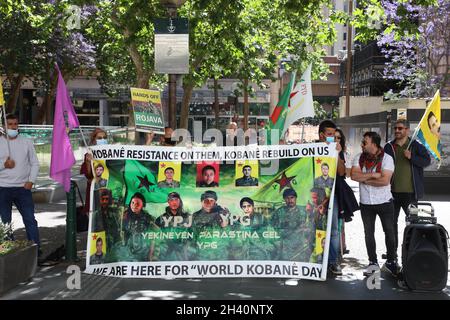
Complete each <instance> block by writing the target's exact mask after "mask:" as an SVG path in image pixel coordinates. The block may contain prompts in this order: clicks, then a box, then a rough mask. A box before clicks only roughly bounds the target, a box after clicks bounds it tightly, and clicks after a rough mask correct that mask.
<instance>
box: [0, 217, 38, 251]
mask: <svg viewBox="0 0 450 320" xmlns="http://www.w3.org/2000/svg"><path fill="white" fill-rule="evenodd" d="M12 235H13V228H12V224H11V223H2V222H0V256H2V255H5V254H7V253H11V252H14V251H16V250H19V249H22V248H25V247H28V246H29V245H31V241H28V240H12Z"/></svg>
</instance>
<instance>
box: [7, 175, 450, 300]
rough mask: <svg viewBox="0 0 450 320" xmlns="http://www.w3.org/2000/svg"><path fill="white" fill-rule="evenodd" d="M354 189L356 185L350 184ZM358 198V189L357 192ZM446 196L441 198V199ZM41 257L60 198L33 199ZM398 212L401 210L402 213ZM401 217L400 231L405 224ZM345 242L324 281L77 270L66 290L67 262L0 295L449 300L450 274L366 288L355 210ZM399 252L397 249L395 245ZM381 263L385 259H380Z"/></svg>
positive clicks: (447, 205) (442, 212) (55, 236)
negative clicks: (440, 280)
mask: <svg viewBox="0 0 450 320" xmlns="http://www.w3.org/2000/svg"><path fill="white" fill-rule="evenodd" d="M350 184H351V186H352V187H353V188H354V190H355V193H358V190H357V184H355V183H354V182H351V183H350ZM356 195H357V197H358V194H356ZM428 199H429V200H431V202H432V204H433V206H434V208H435V211H436V216H437V219H438V223H440V224H442V225H444V226H445V227H446V229H447V230H449V231H450V196H445V197H437V196H435V197H429V198H428ZM442 200H445V201H442ZM36 209H37V210H36V219H37V220H38V223H39V227H40V232H41V238H42V248H43V250H44V256H45V255H47V254H48V253H50V252H52V251H53V250H54V249H56V248H57V247H59V246H60V245H62V244H64V241H65V216H66V213H65V211H66V206H65V203H64V202H63V203H60V204H38V205H37V208H36ZM401 217H403V213H402V214H401ZM13 223H14V227H15V229H16V232H15V233H16V235H17V237H18V238H20V237H23V238H24V237H25V232H24V229H23V224H22V221H21V217H20V214H19V213H18V212H17V211H14V218H13ZM404 224H405V223H404V219H400V225H399V230H403V228H404ZM400 237H401V235H400ZM346 239H347V247H348V249H349V250H350V253H349V254H347V255H345V256H344V261H343V267H344V269H343V271H344V274H343V276H339V277H335V278H329V279H328V280H327V281H325V282H319V281H311V280H298V281H297V280H289V279H267V278H234V279H220V278H215V279H178V280H174V279H171V280H168V279H167V280H166V279H121V278H113V277H103V276H93V275H88V274H82V277H81V289H80V290H69V289H67V286H66V281H67V278H68V277H69V274H67V273H66V270H67V267H68V266H69V264H68V263H60V264H58V265H56V266H47V267H40V268H39V271H38V272H37V274H36V276H35V277H34V278H33V279H32V281H30V282H28V283H23V284H20V285H19V286H17V287H16V288H14V289H12V290H10V291H9V292H7V293H5V294H4V295H3V296H1V297H0V300H3V299H4V300H9V299H37V300H41V299H44V300H55V299H76V300H78V299H119V300H137V299H139V300H142V299H149V300H160V299H168V300H172V299H214V300H226V299H233V300H236V299H261V300H266V299H277V300H297V299H305V300H310V299H314V300H316V299H317V300H324V299H325V300H329V299H343V300H352V299H355V300H359V299H364V300H394V299H398V300H409V299H427V300H449V299H450V277H449V281H448V282H447V288H446V289H445V290H443V291H442V292H439V293H431V292H429V293H419V292H410V291H408V290H403V289H401V288H399V286H398V285H397V281H396V280H395V279H394V278H392V277H390V276H388V275H385V274H384V273H381V289H379V290H369V289H368V288H367V286H366V281H365V278H364V277H363V275H362V272H363V270H364V268H365V267H366V265H367V263H368V260H367V253H366V249H365V244H364V231H363V227H362V221H361V216H360V213H359V211H358V212H356V213H355V217H354V219H353V221H352V222H350V223H348V224H346ZM376 241H377V245H378V246H377V253H378V256H379V257H380V258H381V254H382V253H384V252H385V245H384V234H383V232H382V227H381V223H380V221H379V219H377V225H376ZM77 246H78V256H79V257H80V258H81V261H80V262H79V263H78V265H79V266H80V267H81V268H82V269H83V265H84V261H85V260H84V259H85V246H86V233H81V234H78V237H77ZM398 254H399V257H401V252H400V248H399V252H398ZM380 262H381V263H382V262H384V261H383V260H381V259H380Z"/></svg>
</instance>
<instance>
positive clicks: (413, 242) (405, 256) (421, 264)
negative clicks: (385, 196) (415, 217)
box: [402, 224, 448, 291]
mask: <svg viewBox="0 0 450 320" xmlns="http://www.w3.org/2000/svg"><path fill="white" fill-rule="evenodd" d="M447 239H448V233H447V231H446V230H445V228H444V227H443V226H441V225H440V224H410V225H408V226H406V228H405V231H404V234H403V245H402V265H403V268H402V274H403V280H404V281H405V283H406V285H407V286H408V287H409V288H410V289H411V290H418V291H440V290H442V289H444V288H445V286H446V285H447V273H448V243H447Z"/></svg>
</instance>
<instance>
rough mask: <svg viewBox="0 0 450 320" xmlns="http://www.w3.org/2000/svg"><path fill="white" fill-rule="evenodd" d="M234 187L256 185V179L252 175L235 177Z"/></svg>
mask: <svg viewBox="0 0 450 320" xmlns="http://www.w3.org/2000/svg"><path fill="white" fill-rule="evenodd" d="M235 185H236V187H252V186H258V179H257V178H253V177H248V178H247V177H242V178H239V179H236V184H235Z"/></svg>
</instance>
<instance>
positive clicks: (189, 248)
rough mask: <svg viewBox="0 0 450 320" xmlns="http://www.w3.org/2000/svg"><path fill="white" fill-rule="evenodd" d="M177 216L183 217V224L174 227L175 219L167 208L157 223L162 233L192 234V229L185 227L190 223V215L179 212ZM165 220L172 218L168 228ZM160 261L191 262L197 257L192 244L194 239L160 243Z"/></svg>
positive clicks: (166, 240) (164, 240)
mask: <svg viewBox="0 0 450 320" xmlns="http://www.w3.org/2000/svg"><path fill="white" fill-rule="evenodd" d="M176 216H181V217H183V222H182V224H179V225H177V226H176V227H174V226H173V217H175V215H173V214H172V212H171V211H170V208H169V207H166V212H165V213H164V214H163V215H161V216H159V217H158V218H157V219H156V221H155V223H156V225H157V226H158V227H159V228H160V232H164V233H168V232H177V233H178V232H184V231H186V232H192V227H185V226H183V225H184V224H185V223H186V224H188V223H189V217H190V214H189V213H187V212H177V214H176ZM163 217H164V218H166V219H169V218H170V217H172V220H171V221H170V224H169V225H168V226H167V227H166V226H165V222H164V219H163ZM158 247H159V260H160V261H189V260H191V258H192V257H194V256H195V247H194V246H193V244H192V239H176V238H174V239H163V240H161V241H159V244H158Z"/></svg>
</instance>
